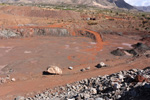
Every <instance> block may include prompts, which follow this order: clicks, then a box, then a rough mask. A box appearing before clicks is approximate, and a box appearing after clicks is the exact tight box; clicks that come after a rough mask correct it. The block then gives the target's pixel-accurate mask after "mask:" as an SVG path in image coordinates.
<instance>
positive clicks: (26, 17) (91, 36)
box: [0, 5, 150, 100]
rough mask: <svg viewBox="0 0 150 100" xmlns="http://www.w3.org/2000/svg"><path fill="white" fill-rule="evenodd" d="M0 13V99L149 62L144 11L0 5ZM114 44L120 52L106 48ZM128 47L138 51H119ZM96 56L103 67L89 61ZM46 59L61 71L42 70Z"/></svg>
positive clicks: (48, 63) (149, 53)
mask: <svg viewBox="0 0 150 100" xmlns="http://www.w3.org/2000/svg"><path fill="white" fill-rule="evenodd" d="M0 13H1V16H0V25H1V30H0V38H1V39H0V58H1V60H0V81H1V82H0V90H2V91H0V99H2V100H11V99H14V98H15V97H17V96H19V95H22V96H25V97H29V96H31V97H32V96H34V94H37V93H41V92H42V91H43V90H46V89H48V88H54V87H56V86H62V85H66V84H69V83H73V82H76V81H80V80H82V79H85V78H91V77H96V76H98V75H106V74H112V73H116V72H119V71H122V70H129V69H134V68H136V69H137V68H138V69H143V68H145V67H148V66H149V63H150V60H149V56H148V55H150V52H149V44H150V41H149V40H150V39H149V38H150V37H149V35H150V29H149V28H148V27H149V26H150V25H149V20H148V18H149V15H147V14H144V16H143V15H142V14H141V13H139V12H135V13H134V12H133V13H129V12H119V11H111V10H103V11H100V10H97V9H92V10H90V9H89V10H82V11H80V12H79V11H76V10H62V9H48V8H39V7H31V6H10V5H6V6H1V7H0ZM139 42H140V44H138V45H136V46H137V47H133V46H132V45H133V44H137V43H139ZM117 48H119V49H123V53H125V54H124V56H115V55H112V54H111V52H112V51H113V50H116V49H117ZM145 48H146V49H145ZM131 49H134V50H135V52H136V50H137V53H138V56H135V55H134V54H133V53H132V52H131V53H130V52H125V51H124V50H131ZM143 49H144V50H143ZM141 50H142V52H141ZM117 53H118V52H117ZM119 53H120V52H119ZM121 53H122V52H121ZM100 62H104V63H105V64H106V65H107V67H104V68H97V67H95V66H96V65H97V64H99V63H100ZM49 65H55V66H59V67H60V68H61V69H62V71H63V74H62V75H47V74H44V73H43V72H44V71H45V70H46V69H47V67H48V66H49ZM69 67H71V68H73V69H72V70H70V69H68V68H69Z"/></svg>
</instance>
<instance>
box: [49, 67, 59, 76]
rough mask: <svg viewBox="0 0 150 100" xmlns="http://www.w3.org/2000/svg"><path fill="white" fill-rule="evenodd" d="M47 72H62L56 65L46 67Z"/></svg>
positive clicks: (55, 73)
mask: <svg viewBox="0 0 150 100" xmlns="http://www.w3.org/2000/svg"><path fill="white" fill-rule="evenodd" d="M47 72H48V73H50V74H54V75H61V74H62V70H61V69H60V68H59V67H58V66H50V67H49V68H48V69H47Z"/></svg>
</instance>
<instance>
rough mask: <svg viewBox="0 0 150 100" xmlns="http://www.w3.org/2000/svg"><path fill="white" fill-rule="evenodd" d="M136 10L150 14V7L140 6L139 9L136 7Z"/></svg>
mask: <svg viewBox="0 0 150 100" xmlns="http://www.w3.org/2000/svg"><path fill="white" fill-rule="evenodd" d="M136 8H137V9H138V10H142V11H145V12H150V6H147V7H144V6H140V7H136Z"/></svg>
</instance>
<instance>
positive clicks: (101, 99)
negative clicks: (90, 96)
mask: <svg viewBox="0 0 150 100" xmlns="http://www.w3.org/2000/svg"><path fill="white" fill-rule="evenodd" d="M95 100H104V99H103V98H95Z"/></svg>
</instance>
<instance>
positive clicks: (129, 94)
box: [15, 67, 150, 100]
mask: <svg viewBox="0 0 150 100" xmlns="http://www.w3.org/2000/svg"><path fill="white" fill-rule="evenodd" d="M149 82H150V68H149V67H147V68H145V69H143V70H140V69H132V70H129V71H120V72H119V73H115V74H111V75H105V76H98V77H95V78H90V79H84V80H81V81H78V82H75V83H72V84H67V85H66V86H62V87H56V88H54V89H49V90H46V91H45V92H43V93H40V94H37V95H35V96H34V97H28V98H26V99H24V100H148V98H150V95H149V92H150V83H149ZM22 98H23V97H22ZM137 98H141V99H137ZM15 100H17V99H15Z"/></svg>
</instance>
